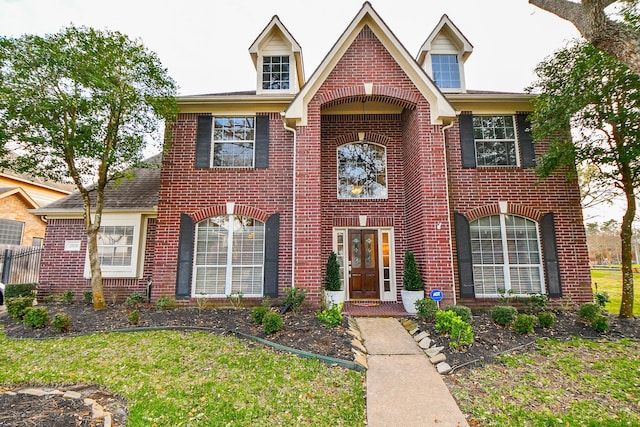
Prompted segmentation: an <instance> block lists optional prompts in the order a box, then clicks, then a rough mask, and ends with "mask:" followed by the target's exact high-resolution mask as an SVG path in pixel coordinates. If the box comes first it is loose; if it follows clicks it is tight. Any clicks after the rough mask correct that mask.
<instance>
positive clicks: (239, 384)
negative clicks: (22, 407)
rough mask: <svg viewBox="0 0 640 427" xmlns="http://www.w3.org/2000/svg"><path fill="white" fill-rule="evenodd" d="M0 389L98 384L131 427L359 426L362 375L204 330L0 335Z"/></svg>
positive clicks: (361, 415)
mask: <svg viewBox="0 0 640 427" xmlns="http://www.w3.org/2000/svg"><path fill="white" fill-rule="evenodd" d="M0 360H2V369H0V384H1V385H3V386H8V385H17V384H34V385H54V386H63V385H69V384H78V383H82V384H97V385H99V386H101V387H103V388H104V389H106V390H107V391H109V392H111V393H116V394H119V395H121V396H123V397H125V398H126V399H127V401H128V405H129V418H128V424H127V425H129V426H151V425H155V426H157V427H160V426H211V425H224V426H246V425H263V426H268V425H300V426H307V425H309V426H319V425H344V426H361V425H363V424H364V419H365V414H364V407H365V404H364V397H365V392H364V390H363V374H362V373H358V372H355V371H350V370H347V369H342V368H336V367H331V366H328V365H326V364H324V363H321V362H319V361H317V360H312V359H302V358H299V357H296V356H293V355H288V354H279V353H276V352H274V351H271V350H268V349H264V348H260V347H255V346H249V345H248V344H247V343H244V342H242V341H238V340H237V339H235V338H230V337H218V336H213V335H209V334H206V333H199V332H197V333H180V332H168V331H161V332H140V333H130V334H119V333H113V334H96V335H91V336H85V337H74V338H59V339H54V340H47V341H33V340H14V339H9V338H7V337H6V336H5V335H4V333H3V332H2V329H0Z"/></svg>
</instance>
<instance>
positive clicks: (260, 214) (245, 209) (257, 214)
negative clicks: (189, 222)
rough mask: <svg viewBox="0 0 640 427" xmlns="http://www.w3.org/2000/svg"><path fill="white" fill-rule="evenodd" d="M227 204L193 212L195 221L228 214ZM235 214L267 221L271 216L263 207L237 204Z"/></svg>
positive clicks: (192, 215)
mask: <svg viewBox="0 0 640 427" xmlns="http://www.w3.org/2000/svg"><path fill="white" fill-rule="evenodd" d="M226 214H227V205H215V206H209V207H206V208H204V209H200V210H199V211H196V212H194V213H192V214H191V217H192V218H193V221H194V222H196V223H198V222H200V221H202V220H205V219H207V218H211V217H212V216H218V215H226ZM233 214H234V215H241V216H249V217H251V218H255V219H257V220H258V221H262V222H266V221H267V219H268V218H269V214H268V213H267V212H265V211H263V210H261V209H257V208H254V207H252V206H247V205H235V206H234V208H233Z"/></svg>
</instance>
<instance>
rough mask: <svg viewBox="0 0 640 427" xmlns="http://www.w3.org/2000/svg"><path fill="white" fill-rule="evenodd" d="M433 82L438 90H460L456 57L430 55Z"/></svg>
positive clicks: (458, 66) (458, 67)
mask: <svg viewBox="0 0 640 427" xmlns="http://www.w3.org/2000/svg"><path fill="white" fill-rule="evenodd" d="M431 67H432V71H433V74H432V75H433V80H434V81H435V83H436V85H437V86H438V87H439V88H440V89H460V88H461V87H462V85H461V83H460V65H459V64H458V55H455V54H454V55H436V54H432V55H431Z"/></svg>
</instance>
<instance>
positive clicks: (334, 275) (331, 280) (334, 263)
mask: <svg viewBox="0 0 640 427" xmlns="http://www.w3.org/2000/svg"><path fill="white" fill-rule="evenodd" d="M341 287H342V283H341V280H340V264H338V256H337V255H336V253H335V252H333V251H332V252H331V253H330V254H329V259H328V260H327V273H326V275H325V276H324V289H325V290H326V291H339V290H340V288H341Z"/></svg>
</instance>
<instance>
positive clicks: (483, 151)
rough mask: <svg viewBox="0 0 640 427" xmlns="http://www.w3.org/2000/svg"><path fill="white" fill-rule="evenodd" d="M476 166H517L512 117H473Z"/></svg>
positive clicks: (514, 130) (514, 129)
mask: <svg viewBox="0 0 640 427" xmlns="http://www.w3.org/2000/svg"><path fill="white" fill-rule="evenodd" d="M473 138H474V140H475V144H476V163H477V165H478V166H518V153H517V151H518V150H517V148H516V128H515V125H514V121H513V116H475V115H474V116H473Z"/></svg>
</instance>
